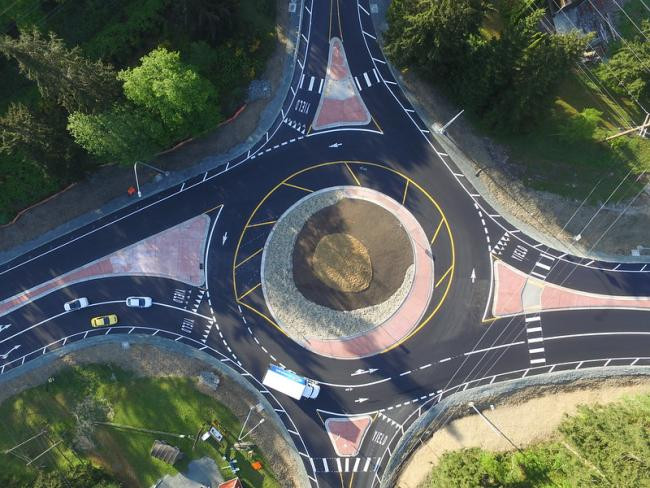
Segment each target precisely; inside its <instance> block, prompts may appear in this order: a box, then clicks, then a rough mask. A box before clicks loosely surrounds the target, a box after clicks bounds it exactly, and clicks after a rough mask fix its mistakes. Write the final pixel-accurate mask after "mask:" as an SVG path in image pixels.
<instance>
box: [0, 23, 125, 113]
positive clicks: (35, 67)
mask: <svg viewBox="0 0 650 488" xmlns="http://www.w3.org/2000/svg"><path fill="white" fill-rule="evenodd" d="M0 52H2V53H3V54H4V55H5V56H6V57H8V58H12V59H14V60H16V61H17V62H18V67H19V69H20V71H21V73H23V74H24V75H25V76H26V77H27V78H28V79H30V80H32V81H35V82H36V84H37V85H38V89H39V91H40V93H41V95H42V96H43V97H44V98H48V99H52V100H54V101H56V102H57V103H59V104H60V105H62V106H63V107H65V109H66V110H67V111H68V112H74V111H84V112H92V111H95V110H97V109H101V108H104V107H106V106H108V105H110V103H112V102H113V101H114V100H115V99H116V98H117V97H118V94H119V83H118V82H117V80H116V78H115V72H114V71H113V69H112V67H111V66H110V65H107V64H104V63H102V62H101V61H92V60H89V59H87V58H84V57H83V56H82V55H81V50H80V49H79V47H75V48H73V49H68V48H67V47H66V46H65V44H64V43H63V40H61V39H60V38H58V37H57V36H56V35H55V34H54V33H52V32H50V34H49V36H48V37H43V36H42V35H41V33H40V32H39V31H38V30H37V29H36V28H35V27H34V28H33V30H31V31H24V32H21V34H20V37H19V38H18V39H12V38H11V37H9V36H4V37H1V38H0Z"/></svg>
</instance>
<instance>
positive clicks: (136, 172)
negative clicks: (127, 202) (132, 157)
mask: <svg viewBox="0 0 650 488" xmlns="http://www.w3.org/2000/svg"><path fill="white" fill-rule="evenodd" d="M138 164H141V165H143V166H146V167H147V168H150V169H152V170H154V171H155V172H157V173H159V174H161V175H163V176H169V171H163V170H162V169H160V168H156V167H155V166H152V165H151V164H149V163H145V162H143V161H136V162H135V163H133V172H134V173H135V186H136V188H137V190H138V198H140V197H142V192H141V191H140V183H139V182H138Z"/></svg>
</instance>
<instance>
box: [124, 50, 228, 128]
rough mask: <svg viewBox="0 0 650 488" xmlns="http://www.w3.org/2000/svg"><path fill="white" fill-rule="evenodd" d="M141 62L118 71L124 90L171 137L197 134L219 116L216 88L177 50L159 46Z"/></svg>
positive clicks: (215, 121)
mask: <svg viewBox="0 0 650 488" xmlns="http://www.w3.org/2000/svg"><path fill="white" fill-rule="evenodd" d="M140 62H141V63H140V66H137V67H135V68H132V69H127V70H124V71H120V72H119V73H118V78H119V79H120V80H122V81H123V82H124V94H125V95H126V97H127V98H128V99H129V100H130V101H131V102H133V103H134V104H135V105H137V106H139V107H143V108H144V109H146V110H147V111H149V113H150V114H152V115H153V116H155V117H157V118H159V119H160V120H161V121H162V123H163V125H164V127H165V128H166V129H167V131H168V133H169V134H170V135H171V136H172V137H176V138H182V137H187V136H189V135H192V134H196V133H198V132H201V131H202V130H205V129H207V128H209V127H212V126H214V125H215V124H216V123H217V122H218V121H219V120H220V116H219V112H218V103H217V90H216V88H215V87H214V85H213V84H212V83H211V82H210V81H209V80H207V79H205V78H203V77H201V76H200V75H199V74H198V73H196V72H195V71H194V70H193V69H192V68H191V67H190V66H189V65H186V64H185V63H183V62H182V61H181V59H180V55H179V53H178V52H169V51H167V49H165V48H158V49H155V50H154V51H152V52H150V53H149V54H147V55H146V56H144V57H142V58H141V60H140Z"/></svg>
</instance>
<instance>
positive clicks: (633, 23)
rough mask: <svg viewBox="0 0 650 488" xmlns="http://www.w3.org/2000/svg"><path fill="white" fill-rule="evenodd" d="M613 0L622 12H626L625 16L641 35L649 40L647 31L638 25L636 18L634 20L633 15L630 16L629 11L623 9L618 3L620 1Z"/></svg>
mask: <svg viewBox="0 0 650 488" xmlns="http://www.w3.org/2000/svg"><path fill="white" fill-rule="evenodd" d="M612 1H613V2H614V3H615V4H616V6H617V7H618V9H619V10H620V11H621V12H623V13H624V14H625V16H626V17H627V19H628V20H629V21H630V23H631V24H632V25H633V26H634V27H635V28H636V30H638V31H639V32H640V33H641V35H642V36H643V37H645V40H646V41H647V40H648V36H646V35H645V32H643V30H641V29H640V28H639V26H638V25H636V22H634V20H632V17H630V16H629V15H628V13H627V12H626V11H625V9H623V8H622V7H621V6H620V5H619V4H618V2H617V1H616V0H612Z"/></svg>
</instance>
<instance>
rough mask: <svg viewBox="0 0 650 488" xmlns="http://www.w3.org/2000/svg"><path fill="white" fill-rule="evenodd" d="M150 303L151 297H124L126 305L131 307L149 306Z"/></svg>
mask: <svg viewBox="0 0 650 488" xmlns="http://www.w3.org/2000/svg"><path fill="white" fill-rule="evenodd" d="M152 303H153V301H152V300H151V297H129V298H127V299H126V306H127V307H133V308H149V307H151V304H152Z"/></svg>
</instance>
